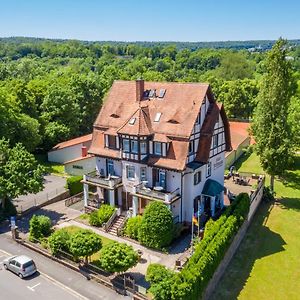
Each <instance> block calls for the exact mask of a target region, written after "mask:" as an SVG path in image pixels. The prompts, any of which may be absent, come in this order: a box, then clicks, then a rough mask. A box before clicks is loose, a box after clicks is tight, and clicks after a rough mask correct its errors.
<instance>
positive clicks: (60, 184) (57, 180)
mask: <svg viewBox="0 0 300 300" xmlns="http://www.w3.org/2000/svg"><path fill="white" fill-rule="evenodd" d="M66 181H67V180H66V178H65V177H62V176H55V175H46V176H45V177H44V189H43V190H42V191H41V192H39V193H37V194H28V195H22V196H20V197H18V198H17V199H14V200H13V203H14V204H15V205H17V210H18V212H22V211H24V210H26V209H29V208H30V207H33V206H37V205H39V204H42V203H44V202H46V201H47V200H49V199H51V198H53V197H55V196H56V195H58V194H60V193H62V192H64V191H65V190H66V189H65V185H66Z"/></svg>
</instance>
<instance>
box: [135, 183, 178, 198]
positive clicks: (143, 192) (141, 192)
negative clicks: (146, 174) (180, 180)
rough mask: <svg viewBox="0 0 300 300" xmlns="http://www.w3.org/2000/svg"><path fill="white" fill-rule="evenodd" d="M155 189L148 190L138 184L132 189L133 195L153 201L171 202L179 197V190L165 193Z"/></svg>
mask: <svg viewBox="0 0 300 300" xmlns="http://www.w3.org/2000/svg"><path fill="white" fill-rule="evenodd" d="M156 189H157V187H156V188H155V187H154V188H148V187H145V186H144V185H143V184H139V185H137V186H135V187H134V191H133V192H134V193H135V194H139V195H144V196H147V197H150V198H153V199H158V200H162V201H165V202H171V201H172V200H173V199H174V198H175V197H177V196H180V193H179V188H177V189H176V190H174V191H173V192H167V191H164V190H162V191H158V190H156Z"/></svg>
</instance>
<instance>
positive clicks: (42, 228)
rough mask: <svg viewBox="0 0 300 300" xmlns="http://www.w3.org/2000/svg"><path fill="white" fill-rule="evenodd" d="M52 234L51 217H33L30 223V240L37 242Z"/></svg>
mask: <svg viewBox="0 0 300 300" xmlns="http://www.w3.org/2000/svg"><path fill="white" fill-rule="evenodd" d="M50 233H51V220H50V218H49V217H47V216H44V215H41V216H37V215H33V216H32V217H31V219H30V221H29V239H30V240H31V241H32V242H36V241H37V240H39V239H40V238H42V237H45V236H48V235H49V234H50Z"/></svg>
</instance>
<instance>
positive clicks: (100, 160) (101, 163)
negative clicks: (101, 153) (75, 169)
mask: <svg viewBox="0 0 300 300" xmlns="http://www.w3.org/2000/svg"><path fill="white" fill-rule="evenodd" d="M106 162H107V158H104V157H97V158H96V170H97V172H98V173H99V174H104V176H108V174H107V168H106ZM113 162H114V171H115V175H116V176H120V177H121V176H122V164H121V161H118V160H113Z"/></svg>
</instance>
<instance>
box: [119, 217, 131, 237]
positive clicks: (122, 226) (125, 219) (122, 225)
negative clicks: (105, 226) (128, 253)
mask: <svg viewBox="0 0 300 300" xmlns="http://www.w3.org/2000/svg"><path fill="white" fill-rule="evenodd" d="M128 218H129V217H128V215H127V214H126V215H125V218H124V220H123V221H122V223H121V224H120V226H119V227H118V228H117V236H120V235H121V230H123V228H124V226H125V224H126V221H127V219H128Z"/></svg>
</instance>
